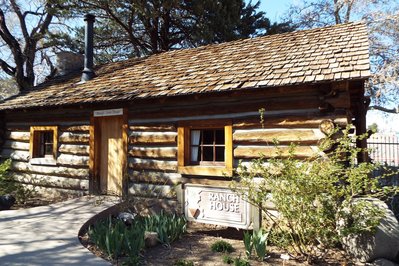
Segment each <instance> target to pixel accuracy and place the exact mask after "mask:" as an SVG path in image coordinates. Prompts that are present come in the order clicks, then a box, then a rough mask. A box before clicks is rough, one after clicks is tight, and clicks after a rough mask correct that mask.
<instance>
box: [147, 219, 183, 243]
mask: <svg viewBox="0 0 399 266" xmlns="http://www.w3.org/2000/svg"><path fill="white" fill-rule="evenodd" d="M144 229H145V231H152V232H157V233H158V239H159V242H161V243H162V244H166V245H169V244H170V243H171V242H173V241H175V240H177V239H179V238H180V237H181V236H182V235H183V234H184V233H185V232H186V230H187V220H186V218H185V217H184V216H181V215H176V214H165V213H164V212H161V214H159V215H153V216H148V217H145V218H144Z"/></svg>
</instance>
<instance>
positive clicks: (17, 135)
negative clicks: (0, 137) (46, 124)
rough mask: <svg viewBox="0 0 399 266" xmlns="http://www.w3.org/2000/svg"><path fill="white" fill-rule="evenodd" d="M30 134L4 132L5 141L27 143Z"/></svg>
mask: <svg viewBox="0 0 399 266" xmlns="http://www.w3.org/2000/svg"><path fill="white" fill-rule="evenodd" d="M29 138H30V132H21V131H6V134H5V139H9V140H19V141H29Z"/></svg>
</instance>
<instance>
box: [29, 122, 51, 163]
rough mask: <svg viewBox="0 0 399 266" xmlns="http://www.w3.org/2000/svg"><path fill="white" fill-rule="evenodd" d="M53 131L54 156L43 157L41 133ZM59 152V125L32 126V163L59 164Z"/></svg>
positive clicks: (30, 147)
mask: <svg viewBox="0 0 399 266" xmlns="http://www.w3.org/2000/svg"><path fill="white" fill-rule="evenodd" d="M43 132H52V133H53V147H52V157H46V156H45V157H41V156H39V154H40V137H39V136H40V133H43ZM57 152H58V126H31V127H30V138H29V153H30V160H29V162H30V163H31V164H48V165H56V164H57Z"/></svg>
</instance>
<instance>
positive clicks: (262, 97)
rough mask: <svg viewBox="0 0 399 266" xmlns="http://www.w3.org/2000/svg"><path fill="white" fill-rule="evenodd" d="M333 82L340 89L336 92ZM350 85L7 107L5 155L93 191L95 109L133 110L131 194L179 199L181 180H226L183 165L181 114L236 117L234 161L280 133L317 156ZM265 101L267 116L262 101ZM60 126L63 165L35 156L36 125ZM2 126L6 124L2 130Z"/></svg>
mask: <svg viewBox="0 0 399 266" xmlns="http://www.w3.org/2000/svg"><path fill="white" fill-rule="evenodd" d="M332 89H333V92H332ZM349 107H350V95H349V93H348V91H347V89H346V86H338V87H334V86H332V85H331V84H325V85H323V86H321V87H316V86H314V87H312V86H306V87H305V86H304V87H301V86H296V87H291V88H286V87H283V88H273V89H265V90H259V91H252V92H251V91H245V92H237V93H236V92H232V93H228V94H219V93H218V94H213V95H195V96H187V97H185V98H179V97H170V98H163V99H150V100H143V101H137V102H135V103H134V104H129V103H127V104H119V105H116V104H115V105H112V104H110V105H107V106H104V105H99V106H91V107H90V108H87V109H86V108H76V109H73V108H69V109H66V110H60V109H58V110H44V111H37V112H36V111H35V112H33V111H32V112H17V113H8V114H6V115H5V119H4V121H5V123H6V125H5V127H4V134H3V135H4V145H3V149H2V150H1V155H2V156H3V157H10V158H12V159H13V160H14V162H13V170H14V172H15V176H16V178H17V179H18V180H19V181H21V182H22V183H24V184H26V185H29V186H31V187H34V188H36V190H38V191H41V192H46V193H48V192H51V193H55V194H56V195H57V194H69V193H70V194H86V193H88V186H89V166H88V165H89V137H90V136H89V128H90V126H89V125H90V115H91V112H92V111H93V110H101V109H108V108H109V109H111V108H126V109H127V110H128V127H129V129H128V151H127V152H128V159H127V160H128V161H127V174H128V186H127V190H128V193H129V194H130V195H135V196H136V195H137V196H148V197H160V198H167V199H176V197H177V192H178V190H179V187H180V184H184V183H187V182H189V183H199V184H227V183H226V179H225V178H224V179H223V178H220V177H219V178H217V177H199V176H186V175H185V176H182V175H181V174H179V173H177V128H178V125H179V122H180V121H192V120H197V121H199V123H201V121H206V120H210V119H229V120H230V121H232V128H233V156H234V157H233V159H234V167H237V166H238V163H239V161H242V162H243V163H244V164H249V162H250V161H251V160H252V159H255V158H258V157H259V156H264V157H265V158H266V159H267V158H270V157H272V156H275V155H276V149H275V144H274V142H275V141H278V146H279V148H280V149H281V150H282V152H283V155H284V154H286V153H287V151H288V148H289V145H290V143H292V142H293V143H295V144H297V145H298V147H297V149H296V152H297V156H298V157H300V158H304V157H309V156H312V155H313V154H314V153H315V152H316V151H317V148H316V147H317V144H318V143H319V142H320V141H321V139H323V138H324V137H325V135H324V134H323V133H322V132H321V130H320V129H319V125H320V123H321V122H322V121H324V120H329V121H332V122H333V123H334V124H336V125H340V126H346V125H347V124H348V121H350V120H351V116H350V110H349ZM261 108H263V109H265V112H264V113H263V115H262V116H263V121H261V115H260V113H259V109H261ZM32 125H35V126H41V125H42V126H44V125H51V126H58V127H59V139H58V153H57V165H32V164H30V163H29V159H30V158H29V138H30V132H29V127H30V126H32ZM0 133H1V130H0Z"/></svg>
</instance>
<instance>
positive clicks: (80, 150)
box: [58, 144, 90, 155]
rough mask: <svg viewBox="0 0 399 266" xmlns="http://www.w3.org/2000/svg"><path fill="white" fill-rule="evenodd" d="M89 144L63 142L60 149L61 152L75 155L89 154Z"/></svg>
mask: <svg viewBox="0 0 399 266" xmlns="http://www.w3.org/2000/svg"><path fill="white" fill-rule="evenodd" d="M89 150H90V147H89V145H75V144H61V145H60V147H59V149H58V151H59V152H60V153H67V154H75V155H88V154H89Z"/></svg>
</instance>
